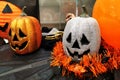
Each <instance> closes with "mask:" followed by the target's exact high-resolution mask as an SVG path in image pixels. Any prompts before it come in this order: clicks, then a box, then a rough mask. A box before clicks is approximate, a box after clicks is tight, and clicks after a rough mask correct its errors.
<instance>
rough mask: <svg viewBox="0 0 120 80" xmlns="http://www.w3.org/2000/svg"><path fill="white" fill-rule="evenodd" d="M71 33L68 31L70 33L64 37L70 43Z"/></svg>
mask: <svg viewBox="0 0 120 80" xmlns="http://www.w3.org/2000/svg"><path fill="white" fill-rule="evenodd" d="M71 34H72V33H70V34H69V35H68V37H67V39H66V40H67V41H68V42H69V43H71V36H72V35H71Z"/></svg>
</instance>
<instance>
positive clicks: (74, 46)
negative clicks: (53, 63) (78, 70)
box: [72, 40, 80, 49]
mask: <svg viewBox="0 0 120 80" xmlns="http://www.w3.org/2000/svg"><path fill="white" fill-rule="evenodd" d="M72 48H78V49H80V47H79V44H78V41H77V40H75V42H74V44H73V46H72Z"/></svg>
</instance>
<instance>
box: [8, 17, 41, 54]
mask: <svg viewBox="0 0 120 80" xmlns="http://www.w3.org/2000/svg"><path fill="white" fill-rule="evenodd" d="M9 27H10V29H9V44H10V47H11V48H12V49H13V50H14V51H15V52H16V53H17V54H28V53H31V52H33V51H35V50H37V49H38V48H39V47H40V44H41V36H42V33H41V26H40V23H39V21H38V20H37V19H36V18H34V17H32V16H27V15H26V16H25V15H21V16H19V17H16V18H15V19H13V20H12V21H11V22H10V24H9Z"/></svg>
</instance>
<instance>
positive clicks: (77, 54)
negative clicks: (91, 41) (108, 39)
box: [67, 48, 90, 58]
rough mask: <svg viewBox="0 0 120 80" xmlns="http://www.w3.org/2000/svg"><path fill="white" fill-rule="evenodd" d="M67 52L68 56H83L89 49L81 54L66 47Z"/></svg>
mask: <svg viewBox="0 0 120 80" xmlns="http://www.w3.org/2000/svg"><path fill="white" fill-rule="evenodd" d="M67 51H68V53H69V54H70V56H72V57H74V56H78V58H81V57H83V55H87V54H88V53H89V52H90V49H88V50H86V51H84V52H83V54H79V53H78V52H76V51H74V53H72V52H71V51H70V50H69V48H67Z"/></svg>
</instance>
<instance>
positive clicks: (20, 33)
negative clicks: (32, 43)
mask: <svg viewBox="0 0 120 80" xmlns="http://www.w3.org/2000/svg"><path fill="white" fill-rule="evenodd" d="M19 35H20V37H26V35H25V34H24V33H23V32H22V31H21V29H19Z"/></svg>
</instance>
